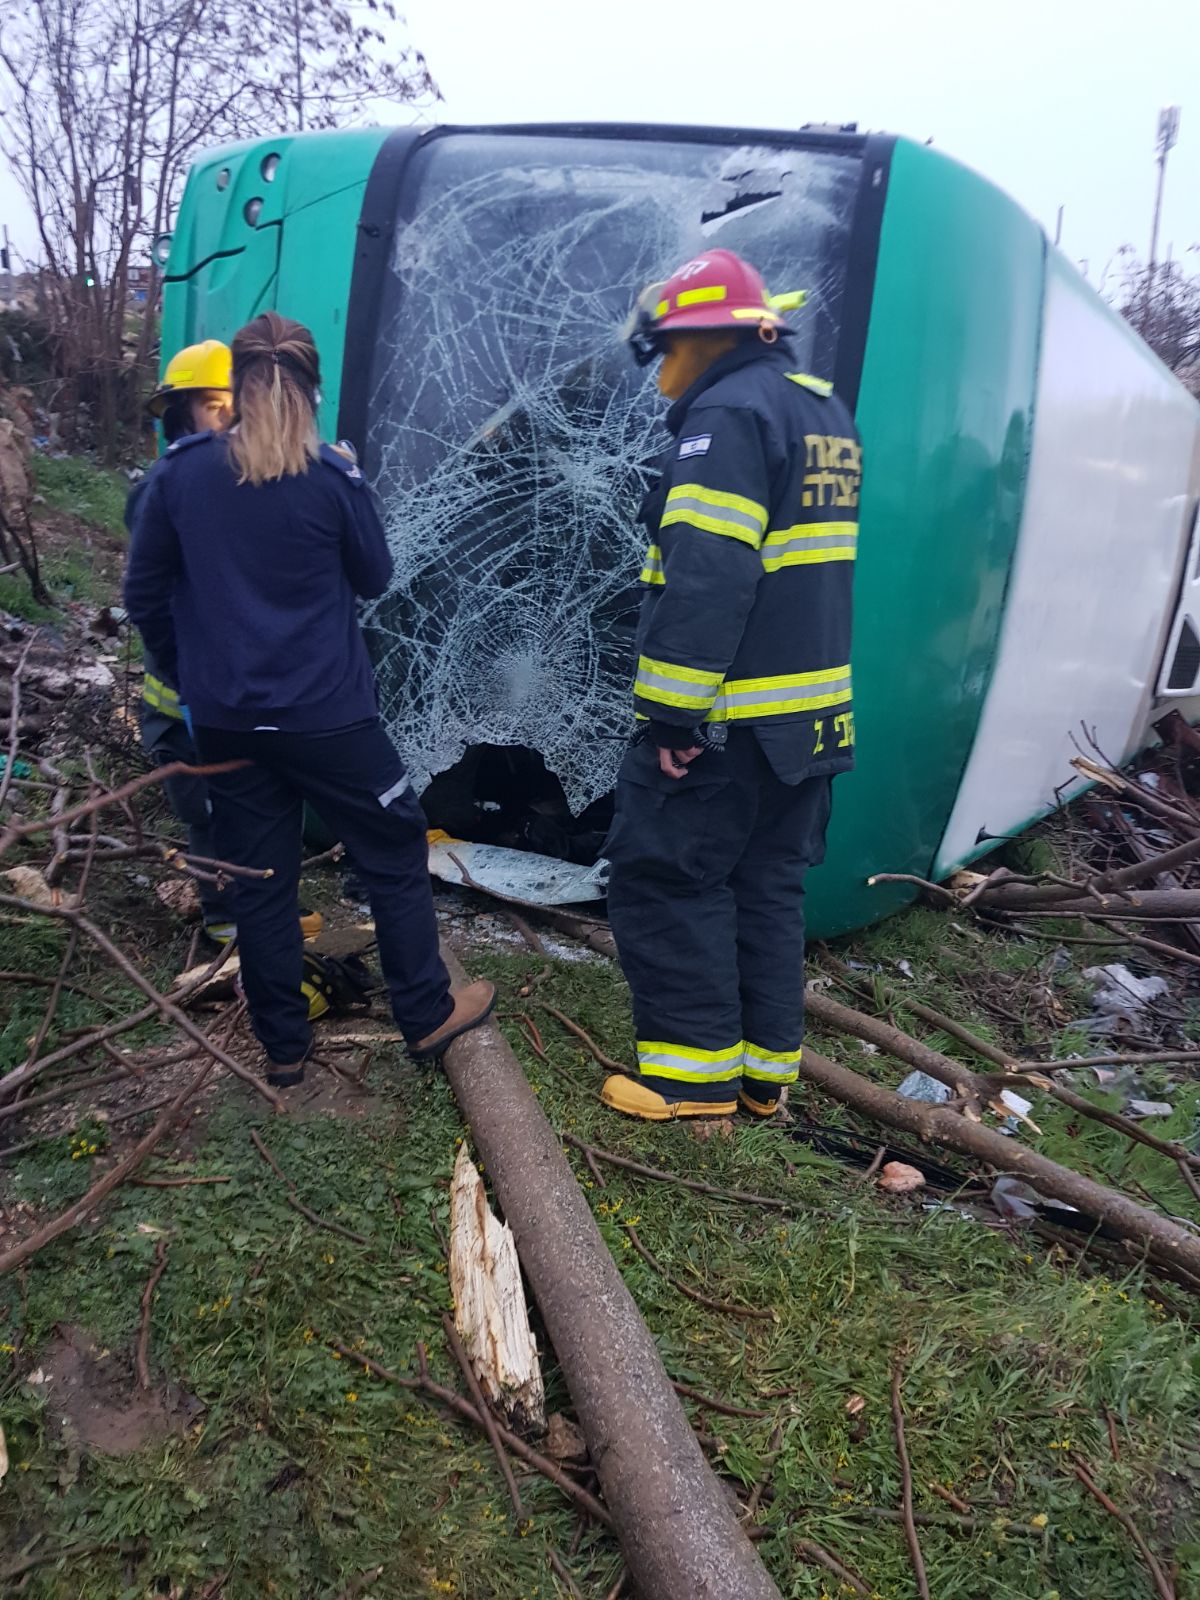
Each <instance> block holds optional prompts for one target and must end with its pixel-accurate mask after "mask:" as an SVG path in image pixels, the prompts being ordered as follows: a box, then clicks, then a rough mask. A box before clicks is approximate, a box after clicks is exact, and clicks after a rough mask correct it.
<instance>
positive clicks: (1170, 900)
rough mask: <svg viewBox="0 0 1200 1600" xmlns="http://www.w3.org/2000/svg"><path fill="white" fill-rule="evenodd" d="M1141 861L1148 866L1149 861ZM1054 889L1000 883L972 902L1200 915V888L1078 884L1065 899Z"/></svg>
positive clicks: (991, 906) (1070, 911) (1133, 916)
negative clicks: (1092, 889) (1087, 887)
mask: <svg viewBox="0 0 1200 1600" xmlns="http://www.w3.org/2000/svg"><path fill="white" fill-rule="evenodd" d="M1196 853H1197V854H1200V841H1198V842H1197V846H1196ZM1160 859H1161V858H1160ZM1144 865H1146V866H1149V863H1148V862H1146V863H1144ZM1154 870H1155V871H1160V870H1161V869H1160V868H1155V869H1154ZM1056 893H1057V895H1058V896H1059V898H1057V899H1054V898H1052V897H1051V896H1050V894H1049V891H1048V890H1046V889H1042V888H1039V886H1038V885H1037V884H1031V883H1010V884H1001V885H1000V886H999V887H998V888H996V889H989V890H988V891H987V893H986V894H982V895H980V896H979V898H978V900H976V901H975V904H976V905H977V906H979V907H980V908H982V909H986V910H988V911H1016V912H1021V913H1025V914H1028V913H1030V912H1040V913H1043V914H1049V915H1052V916H1055V917H1105V918H1109V919H1114V918H1122V919H1125V920H1128V921H1130V922H1146V921H1153V920H1155V919H1156V918H1159V917H1167V918H1170V919H1172V920H1178V921H1180V922H1188V921H1192V920H1194V919H1197V918H1200V889H1137V890H1126V891H1125V892H1124V893H1121V894H1118V893H1116V892H1115V891H1111V892H1110V891H1108V890H1101V889H1098V890H1097V891H1096V895H1095V896H1092V895H1090V894H1087V893H1086V892H1085V891H1084V890H1083V887H1082V885H1081V886H1080V891H1079V893H1078V894H1077V895H1070V894H1067V895H1066V898H1065V899H1064V898H1063V895H1064V894H1066V891H1064V890H1061V889H1059V890H1056Z"/></svg>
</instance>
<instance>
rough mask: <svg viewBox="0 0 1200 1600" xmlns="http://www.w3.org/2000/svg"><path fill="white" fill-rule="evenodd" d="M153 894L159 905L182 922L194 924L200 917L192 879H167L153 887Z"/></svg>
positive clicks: (197, 896)
mask: <svg viewBox="0 0 1200 1600" xmlns="http://www.w3.org/2000/svg"><path fill="white" fill-rule="evenodd" d="M154 893H155V895H156V896H157V897H158V900H159V903H160V904H161V905H163V906H165V907H166V908H167V910H168V911H170V912H172V913H173V915H175V916H177V917H180V918H181V919H182V920H183V921H184V922H194V921H195V920H196V918H197V917H198V916H199V915H200V895H199V893H198V892H197V890H196V882H195V879H194V878H167V879H166V880H165V881H164V882H162V883H159V884H156V885H155V887H154Z"/></svg>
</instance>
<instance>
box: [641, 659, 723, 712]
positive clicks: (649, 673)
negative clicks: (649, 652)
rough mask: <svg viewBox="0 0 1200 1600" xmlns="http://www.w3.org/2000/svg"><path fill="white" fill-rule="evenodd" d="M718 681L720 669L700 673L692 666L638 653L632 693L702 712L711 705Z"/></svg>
mask: <svg viewBox="0 0 1200 1600" xmlns="http://www.w3.org/2000/svg"><path fill="white" fill-rule="evenodd" d="M720 684H721V674H720V673H719V672H701V671H698V670H697V669H696V668H695V667H677V666H674V665H673V664H672V663H671V662H670V661H654V660H652V659H651V658H650V657H649V656H639V657H638V669H637V678H636V679H635V681H634V686H633V692H634V694H636V695H640V696H641V698H642V699H643V700H654V701H657V702H658V704H659V705H663V706H677V707H679V709H680V710H682V711H699V712H704V711H707V710H708V708H709V707H710V706H711V705H712V703H713V700H714V698H715V696H716V693H717V690H718V688H719V687H720Z"/></svg>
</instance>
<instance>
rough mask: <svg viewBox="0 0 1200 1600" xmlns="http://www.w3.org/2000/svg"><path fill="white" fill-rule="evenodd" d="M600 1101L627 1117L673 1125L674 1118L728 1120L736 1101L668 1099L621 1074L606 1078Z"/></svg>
mask: <svg viewBox="0 0 1200 1600" xmlns="http://www.w3.org/2000/svg"><path fill="white" fill-rule="evenodd" d="M600 1098H601V1100H602V1101H603V1102H604V1104H605V1105H606V1106H611V1107H612V1109H613V1110H614V1111H623V1112H624V1113H625V1115H626V1116H627V1117H641V1118H642V1120H643V1121H644V1122H674V1120H675V1118H676V1117H731V1116H732V1115H733V1113H734V1112H735V1111H736V1110H737V1102H736V1101H735V1100H728V1101H725V1100H722V1101H719V1102H715V1103H714V1102H713V1101H711V1100H668V1099H667V1098H666V1097H665V1096H664V1095H661V1094H659V1093H658V1091H657V1090H655V1089H648V1088H647V1087H646V1085H645V1084H644V1083H642V1082H641V1081H640V1080H639V1079H637V1078H629V1077H626V1075H625V1074H624V1073H623V1072H616V1073H614V1074H613V1076H612V1077H611V1078H606V1079H605V1081H604V1087H603V1089H601V1091H600Z"/></svg>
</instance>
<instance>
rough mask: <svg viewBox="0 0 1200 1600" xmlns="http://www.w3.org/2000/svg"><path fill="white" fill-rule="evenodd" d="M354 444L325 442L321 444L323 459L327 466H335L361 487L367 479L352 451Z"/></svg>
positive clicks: (355, 484) (356, 485) (335, 468)
mask: <svg viewBox="0 0 1200 1600" xmlns="http://www.w3.org/2000/svg"><path fill="white" fill-rule="evenodd" d="M352 451H353V446H352V445H349V444H347V445H342V444H341V443H338V444H323V445H322V446H321V460H322V461H323V462H324V463H325V465H326V466H327V467H333V468H334V470H335V471H337V472H340V473H341V474H342V476H343V477H344V478H349V480H350V482H351V483H352V484H353V485H354V486H355V488H361V487H362V485H363V484H364V483H366V481H367V480H366V479H365V478H364V477H363V474H362V468H361V467H360V466H359V464H358V460H357V458H356V457H355V456H354V455H353V454H352V453H351V452H352Z"/></svg>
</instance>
